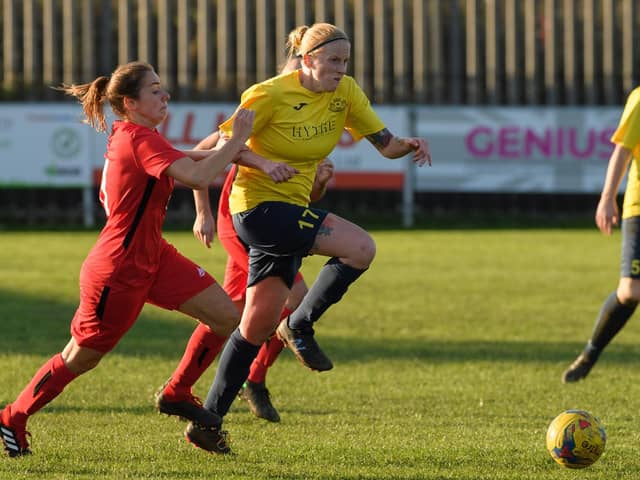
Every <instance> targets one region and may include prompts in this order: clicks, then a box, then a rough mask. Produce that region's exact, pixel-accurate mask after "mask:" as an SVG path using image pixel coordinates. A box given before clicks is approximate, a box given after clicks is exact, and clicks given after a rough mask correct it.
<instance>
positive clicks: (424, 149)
mask: <svg viewBox="0 0 640 480" xmlns="http://www.w3.org/2000/svg"><path fill="white" fill-rule="evenodd" d="M367 140H369V141H370V142H371V144H372V145H373V146H374V147H375V148H376V149H377V150H378V151H379V152H380V153H381V154H382V155H383V156H385V157H386V158H400V157H404V156H405V155H407V154H408V153H411V152H413V161H414V162H415V163H416V164H417V165H418V166H419V167H421V166H423V165H424V164H425V163H427V164H428V165H429V166H431V153H430V152H429V144H428V143H427V141H426V140H424V139H423V138H419V137H396V136H395V135H394V134H393V133H391V132H390V131H389V130H388V129H387V128H383V129H382V130H380V131H379V132H376V133H372V134H371V135H367Z"/></svg>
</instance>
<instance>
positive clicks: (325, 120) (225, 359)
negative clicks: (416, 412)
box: [191, 23, 431, 453]
mask: <svg viewBox="0 0 640 480" xmlns="http://www.w3.org/2000/svg"><path fill="white" fill-rule="evenodd" d="M289 40H290V41H289V44H290V49H289V58H293V57H294V56H300V57H301V63H302V66H301V68H300V69H299V70H296V71H294V72H291V73H286V74H283V75H279V76H276V77H274V78H272V79H269V80H267V81H264V82H262V83H259V84H256V85H254V86H252V87H250V88H249V89H248V90H246V91H245V92H244V93H243V95H242V100H241V106H242V107H243V108H250V109H252V110H254V111H255V112H256V121H255V123H254V128H253V131H252V134H251V137H250V138H249V141H248V143H247V145H248V147H249V149H250V150H251V151H252V153H255V154H258V155H260V156H263V157H265V158H268V159H271V160H273V161H283V162H286V163H288V164H289V165H290V166H292V167H293V168H295V169H296V170H297V171H298V172H300V173H299V174H297V175H295V176H294V177H293V178H292V179H290V180H289V181H287V182H283V183H279V184H275V185H274V183H273V182H272V180H271V178H270V177H268V176H266V175H264V174H261V173H260V172H258V171H256V170H254V169H247V168H244V167H240V168H239V169H238V174H237V175H236V178H235V180H234V183H233V188H232V191H231V195H230V197H229V205H230V210H231V213H232V216H233V217H232V218H233V224H234V227H235V230H236V232H237V234H238V236H239V237H240V238H241V239H242V241H243V242H245V243H246V244H247V245H249V247H250V250H249V259H250V263H249V280H248V285H247V286H248V288H247V300H246V306H245V309H244V310H243V313H242V319H241V321H240V326H239V328H238V329H236V330H235V331H234V332H233V333H232V334H231V336H230V337H229V340H228V341H227V343H226V344H225V346H224V349H223V351H222V354H221V355H220V360H219V364H218V368H217V372H216V377H215V379H214V382H213V385H212V386H211V389H210V390H209V394H208V396H207V399H206V401H205V404H204V406H205V408H207V409H209V410H210V411H211V412H214V413H216V414H217V415H220V416H221V417H224V415H226V413H227V412H228V410H229V407H230V406H231V404H232V402H233V400H234V399H235V397H236V395H237V394H238V391H239V390H240V388H241V387H242V385H243V383H244V382H245V380H246V378H247V375H248V373H249V368H250V366H251V363H252V362H253V360H254V359H255V357H256V355H257V354H258V350H259V349H260V347H261V345H262V343H263V342H265V341H266V340H267V339H268V338H269V335H270V334H271V332H272V331H273V330H274V328H276V327H277V334H278V336H279V337H280V338H281V339H282V340H283V341H284V343H285V344H286V345H287V346H288V347H289V348H291V350H292V351H293V352H294V354H295V355H296V357H297V358H298V359H299V360H300V361H301V362H302V363H303V364H304V365H306V366H307V367H309V368H311V369H313V370H318V371H323V370H329V369H331V368H332V367H333V364H332V362H331V360H330V359H329V358H328V357H327V356H326V355H325V354H324V352H322V350H321V349H320V347H319V345H318V344H317V343H316V341H315V338H314V330H313V324H314V322H315V321H316V320H318V318H320V316H321V315H322V313H324V312H325V311H326V310H327V309H328V308H329V307H330V306H331V305H332V304H334V303H336V302H338V301H339V300H340V299H341V298H342V296H343V295H344V293H345V292H346V291H347V289H348V287H349V285H351V283H353V282H354V281H355V280H356V279H357V278H358V277H359V276H360V275H361V274H362V273H364V271H365V270H366V269H367V268H369V265H370V264H371V261H372V260H373V257H374V255H375V244H374V241H373V239H372V238H371V236H370V235H369V234H368V233H367V232H366V231H364V230H363V229H362V228H360V227H359V226H357V225H355V224H353V223H351V222H349V221H347V220H345V219H342V218H340V217H338V216H337V215H334V214H331V213H329V212H326V211H323V210H320V209H315V208H311V207H309V205H308V204H309V193H310V191H311V188H312V184H313V178H314V175H315V171H316V167H317V165H318V163H319V162H320V161H321V160H322V159H323V158H325V157H326V156H327V155H328V154H329V152H331V150H333V149H334V148H335V146H336V145H337V144H338V142H339V140H340V137H341V135H342V131H343V129H344V128H347V130H349V132H350V133H351V135H352V137H353V138H354V139H355V140H356V141H357V140H360V139H362V138H363V137H367V138H368V140H369V141H370V142H371V143H372V144H373V145H374V146H375V147H376V148H377V149H378V151H379V152H380V153H381V154H382V155H383V156H385V157H387V158H399V157H402V156H404V155H407V154H409V153H413V158H414V161H415V163H416V164H418V165H420V166H421V165H424V164H425V163H429V164H430V163H431V156H430V154H429V150H428V147H427V144H426V142H425V141H424V140H423V139H420V138H407V137H397V136H395V135H393V134H392V133H391V132H389V130H388V129H387V128H386V127H385V125H384V123H383V122H382V121H381V120H380V118H379V117H378V116H377V114H376V113H375V112H374V110H373V109H372V108H371V105H370V103H369V100H368V99H367V97H366V96H365V94H364V92H363V91H362V90H361V89H360V87H359V86H358V85H357V84H356V82H355V81H354V80H353V78H351V77H349V76H347V75H345V73H346V70H347V64H348V61H349V57H350V50H351V43H350V41H349V39H348V37H347V36H346V34H345V33H344V32H343V31H342V30H340V29H339V28H337V27H335V26H334V25H331V24H326V23H321V24H315V25H313V26H312V27H307V26H302V27H298V28H297V29H295V30H294V31H292V32H291V33H290V35H289ZM232 121H233V117H232V118H231V119H229V120H227V121H226V122H225V123H223V125H222V128H221V129H222V131H223V133H227V134H228V133H230V132H232V130H233V126H232V124H231V122H232ZM240 156H242V153H241V154H240ZM310 254H317V255H323V256H327V257H330V259H329V261H328V262H327V263H326V264H325V266H324V267H323V268H322V269H321V271H320V273H319V275H318V277H317V279H316V281H315V282H314V284H313V285H312V286H311V288H310V289H309V292H308V293H307V294H306V295H305V297H304V299H303V301H302V303H301V304H300V305H299V306H298V308H296V310H295V311H294V312H292V313H291V315H290V316H289V318H288V320H287V321H283V322H281V323H279V320H280V314H281V312H282V309H283V306H284V304H285V301H286V298H287V297H288V295H289V292H290V289H291V287H292V286H293V281H294V279H295V276H296V274H297V272H298V270H299V267H300V264H301V262H302V258H303V257H305V256H307V255H310ZM191 441H192V442H193V443H195V444H196V445H197V446H199V447H201V448H203V449H205V450H208V451H210V452H216V453H225V452H227V451H229V449H228V445H226V443H225V442H224V438H222V437H221V435H220V434H219V432H218V431H214V430H198V431H197V435H195V436H192V437H191ZM222 445H224V448H221V446H222Z"/></svg>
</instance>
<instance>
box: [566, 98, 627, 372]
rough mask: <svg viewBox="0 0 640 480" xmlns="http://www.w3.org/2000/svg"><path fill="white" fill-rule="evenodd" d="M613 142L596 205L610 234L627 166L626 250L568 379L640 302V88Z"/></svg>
mask: <svg viewBox="0 0 640 480" xmlns="http://www.w3.org/2000/svg"><path fill="white" fill-rule="evenodd" d="M611 141H612V142H613V143H614V144H615V148H614V150H613V153H612V154H611V158H610V159H609V166H608V167H607V173H606V176H605V180H604V186H603V187H602V193H601V195H600V202H599V203H598V207H597V209H596V225H597V226H598V228H599V229H600V231H601V232H602V233H604V234H606V235H611V230H612V227H613V226H614V225H617V224H618V221H619V218H620V217H619V213H618V205H617V203H616V199H617V195H618V189H619V187H620V182H621V181H622V178H623V177H624V174H625V173H626V171H627V168H628V167H629V164H631V168H629V175H628V179H627V189H626V191H625V194H624V203H623V206H622V254H621V257H622V258H621V266H620V280H619V282H618V288H617V289H616V291H614V292H612V293H611V294H610V295H609V296H608V297H607V299H606V300H605V301H604V304H603V305H602V308H601V310H600V313H599V314H598V317H597V319H596V323H595V326H594V328H593V332H592V334H591V338H590V339H589V341H588V342H587V344H586V346H585V348H584V350H583V351H582V353H581V354H580V355H579V356H578V358H576V360H575V361H574V362H573V363H572V364H571V366H570V367H569V368H568V369H567V370H566V371H565V372H564V373H563V375H562V381H563V382H564V383H570V382H577V381H578V380H580V379H582V378H584V377H586V376H587V375H588V374H589V372H590V371H591V368H592V367H593V365H594V364H595V363H596V361H597V360H598V357H599V356H600V354H601V353H602V351H603V350H604V348H605V347H606V346H607V345H608V344H609V342H611V340H612V339H613V337H614V336H615V335H616V334H617V333H618V332H619V331H620V330H621V329H622V327H624V325H625V324H626V323H627V320H629V318H630V317H631V315H633V312H634V311H635V310H636V307H637V305H638V301H640V176H639V175H640V168H639V167H638V162H640V87H638V88H636V89H635V90H633V91H632V92H631V94H630V95H629V97H628V98H627V103H626V105H625V107H624V111H623V112H622V117H621V118H620V123H619V124H618V128H617V129H616V131H615V132H614V134H613V136H612V137H611Z"/></svg>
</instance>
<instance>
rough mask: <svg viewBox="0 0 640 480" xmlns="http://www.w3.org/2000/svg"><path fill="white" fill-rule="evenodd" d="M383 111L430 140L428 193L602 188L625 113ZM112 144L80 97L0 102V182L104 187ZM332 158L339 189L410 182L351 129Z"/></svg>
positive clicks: (220, 108) (203, 107) (203, 129)
mask: <svg viewBox="0 0 640 480" xmlns="http://www.w3.org/2000/svg"><path fill="white" fill-rule="evenodd" d="M234 108H235V105H234V104H220V103H172V104H171V106H170V114H169V116H168V118H167V119H166V121H165V122H163V124H162V125H160V127H159V130H160V132H161V133H162V134H163V135H165V136H166V137H167V138H168V139H169V141H170V142H171V143H172V144H173V145H175V146H176V147H177V148H181V149H190V148H193V146H194V145H195V144H196V143H197V142H198V141H200V139H202V138H204V137H205V136H206V135H208V134H210V133H211V132H212V131H214V130H216V129H217V126H218V125H219V124H220V122H222V121H223V120H224V119H226V118H228V117H229V116H230V115H231V114H232V113H233V110H234ZM376 111H377V112H378V114H379V115H380V117H381V118H382V120H383V121H384V122H385V124H386V125H387V126H388V128H389V130H391V132H393V133H395V134H397V135H403V136H404V135H411V134H413V135H419V136H422V137H424V138H426V139H427V140H428V142H429V147H430V149H431V153H432V157H433V166H432V167H431V168H429V167H424V168H420V169H416V170H415V171H414V172H412V174H413V178H415V184H416V189H417V190H419V191H440V192H505V193H507V192H508V193H519V192H537V193H597V192H599V191H600V189H601V187H602V182H603V178H604V172H605V170H606V166H607V160H608V158H609V155H610V154H611V151H612V150H613V146H612V144H611V143H610V140H609V138H610V137H611V134H612V132H613V131H614V130H615V128H616V126H617V123H618V120H619V115H620V111H621V110H620V108H619V107H588V108H587V107H585V108H568V107H546V108H542V107H430V106H418V107H410V106H395V107H392V106H376ZM412 113H413V114H412ZM106 142H107V134H106V133H100V134H98V133H96V132H95V131H94V130H92V129H91V128H90V127H89V126H87V125H84V124H83V123H82V112H81V109H80V108H79V106H78V105H77V104H76V103H65V104H63V103H58V104H35V103H34V104H0V162H1V164H2V169H0V186H27V187H38V186H46V187H51V186H54V187H55V186H65V187H68V186H72V187H73V186H77V187H88V186H93V185H96V182H97V180H98V179H99V176H100V171H101V169H102V164H103V161H104V159H103V155H104V151H105V147H106ZM330 158H331V160H332V161H333V162H334V163H335V165H336V177H335V179H334V181H333V184H331V185H330V187H332V188H342V189H369V190H376V189H379V190H380V189H393V190H401V189H402V187H403V182H404V178H405V169H406V165H407V162H405V161H403V160H389V159H386V158H384V157H382V156H381V155H380V154H379V153H378V152H377V151H376V150H375V149H374V148H373V147H372V146H371V144H370V143H369V142H368V141H367V140H362V141H361V142H358V143H354V142H353V139H351V137H350V136H349V135H348V134H347V133H346V132H345V134H344V135H343V137H342V140H341V142H340V144H339V145H338V147H337V148H336V149H335V150H334V151H333V152H332V153H331V155H330ZM221 179H222V177H221V178H219V179H218V182H216V183H219V182H220V181H221ZM623 187H624V184H623Z"/></svg>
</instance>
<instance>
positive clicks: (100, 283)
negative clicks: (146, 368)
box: [0, 62, 255, 457]
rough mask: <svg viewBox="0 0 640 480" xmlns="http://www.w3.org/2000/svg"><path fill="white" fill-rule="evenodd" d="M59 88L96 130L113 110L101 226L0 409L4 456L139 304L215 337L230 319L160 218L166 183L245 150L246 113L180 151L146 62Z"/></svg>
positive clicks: (180, 405) (189, 410)
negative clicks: (62, 314) (214, 142)
mask: <svg viewBox="0 0 640 480" xmlns="http://www.w3.org/2000/svg"><path fill="white" fill-rule="evenodd" d="M60 89H61V90H62V91H64V92H65V93H67V94H68V95H71V96H73V97H76V98H78V99H79V101H80V103H81V104H82V107H83V110H84V113H85V115H86V121H87V123H89V124H90V125H91V126H92V127H94V128H95V129H96V130H98V131H106V129H107V122H106V117H105V112H104V103H105V102H108V103H109V104H110V105H111V108H112V110H113V112H114V113H115V114H116V116H117V117H118V118H117V120H116V121H115V122H114V123H113V126H112V130H111V133H110V135H109V141H108V145H107V151H106V153H105V164H104V168H103V172H102V183H101V188H100V200H101V202H102V205H103V207H104V210H105V213H106V224H105V226H104V228H103V229H102V231H101V232H100V235H99V237H98V240H97V242H96V243H95V245H94V246H93V248H92V249H91V251H90V252H89V254H88V256H87V257H86V259H85V261H84V263H83V265H82V269H81V272H80V304H79V307H78V309H77V310H76V313H75V315H74V317H73V319H72V321H71V339H70V341H69V343H68V344H67V345H66V346H65V347H64V349H63V350H62V352H60V353H58V354H56V355H54V356H53V357H51V358H50V359H49V360H48V361H47V362H45V364H44V365H42V367H41V368H40V369H39V370H38V371H37V373H36V374H35V375H34V377H33V378H32V380H31V381H30V383H29V384H28V385H27V386H26V388H25V389H24V390H23V391H22V392H21V393H20V394H19V395H18V397H17V398H16V399H15V400H14V401H13V402H12V403H10V404H8V405H6V406H5V407H4V409H3V410H2V412H1V413H0V432H1V434H2V442H3V444H4V449H5V452H6V453H7V454H8V455H9V456H11V457H18V456H21V455H25V454H29V453H31V450H30V449H29V443H28V441H27V435H29V433H28V432H27V431H26V426H27V420H28V418H29V417H30V416H31V415H33V414H34V413H36V412H37V411H38V410H40V409H41V408H42V407H44V406H45V405H46V404H47V403H49V402H50V401H51V400H53V399H54V398H56V397H57V396H58V395H59V394H60V393H61V392H62V391H63V389H64V388H65V387H66V385H68V384H69V383H70V382H71V381H73V380H74V379H75V378H76V377H78V376H79V375H81V374H83V373H85V372H87V371H89V370H91V369H93V368H94V367H95V366H96V365H97V364H98V363H99V362H100V360H101V359H102V357H103V356H104V355H105V354H107V353H108V352H109V351H111V350H112V349H113V348H114V347H115V346H116V344H117V343H118V341H119V340H120V338H122V336H123V335H124V334H125V333H126V332H127V331H128V330H129V329H130V328H131V326H132V325H133V324H134V322H135V321H136V319H137V317H138V315H139V313H140V311H141V310H142V307H143V306H144V304H145V303H147V302H148V303H152V304H155V305H157V306H159V307H162V308H165V309H169V310H178V311H180V312H182V313H184V314H186V315H189V316H191V317H193V318H195V319H197V320H198V321H200V322H202V323H203V324H206V325H207V326H208V327H210V328H211V329H212V331H214V332H216V335H220V336H224V337H226V336H228V335H229V334H230V333H231V331H233V329H235V328H236V326H237V324H238V321H239V314H238V311H237V309H236V307H235V306H234V304H233V302H231V300H230V299H229V297H228V296H227V294H226V293H225V292H224V290H223V289H222V288H221V287H220V286H219V285H218V284H217V283H216V281H215V280H214V279H213V277H211V276H210V275H209V274H208V273H207V272H206V271H205V270H204V269H202V268H200V267H199V266H198V265H196V264H194V263H193V262H191V261H190V260H189V259H187V258H186V257H184V256H182V255H181V254H180V253H179V252H178V251H177V250H176V249H175V248H174V247H173V246H172V245H170V244H169V243H168V242H167V241H166V240H164V238H163V237H162V225H163V223H164V219H165V214H166V207H167V202H168V201H169V199H170V197H171V193H172V191H173V187H174V180H179V181H180V182H182V183H183V184H185V185H187V186H189V187H191V188H194V189H202V188H205V187H206V186H207V185H209V184H210V183H211V182H212V181H213V179H214V178H215V177H216V176H217V175H218V174H219V173H220V172H221V171H222V170H223V169H224V168H225V167H226V166H227V165H228V164H229V162H231V161H232V160H233V159H234V158H236V156H237V154H238V152H240V151H241V150H242V149H244V148H245V146H244V143H245V141H246V139H247V138H248V136H249V134H250V132H251V126H252V125H253V120H254V117H255V114H254V112H252V111H250V110H245V109H239V110H237V112H236V116H235V117H234V118H235V120H234V124H233V127H234V136H233V137H232V138H229V139H228V140H226V141H224V142H220V143H219V145H218V146H217V148H216V149H215V150H211V151H189V152H182V151H179V150H176V149H175V148H173V147H172V146H171V145H170V144H169V142H168V141H167V140H166V139H165V138H164V137H162V136H161V135H160V133H158V131H157V130H156V126H157V125H159V124H160V123H161V122H162V121H163V120H164V119H165V117H166V116H167V105H168V101H169V94H168V92H167V91H166V90H165V89H164V88H163V87H162V85H161V83H160V78H159V77H158V75H157V74H156V72H155V71H154V69H153V67H152V66H151V65H149V64H147V63H143V62H131V63H127V64H125V65H121V66H119V67H118V68H117V69H116V70H115V71H114V72H113V73H112V74H111V76H109V77H106V76H100V77H98V78H96V79H95V80H94V81H92V82H91V83H86V84H82V85H70V86H66V85H63V86H62V87H61V88H60ZM168 408H171V409H173V411H174V413H175V414H176V415H181V416H183V417H185V418H187V419H190V420H191V422H193V424H195V425H203V426H205V427H206V428H216V425H218V426H219V424H220V418H219V417H218V416H216V415H215V414H213V413H212V412H209V411H206V410H204V409H202V408H201V406H200V405H199V404H198V403H197V402H196V401H195V399H194V398H193V397H189V398H185V399H182V400H180V401H176V402H173V403H171V404H169V405H168Z"/></svg>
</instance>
